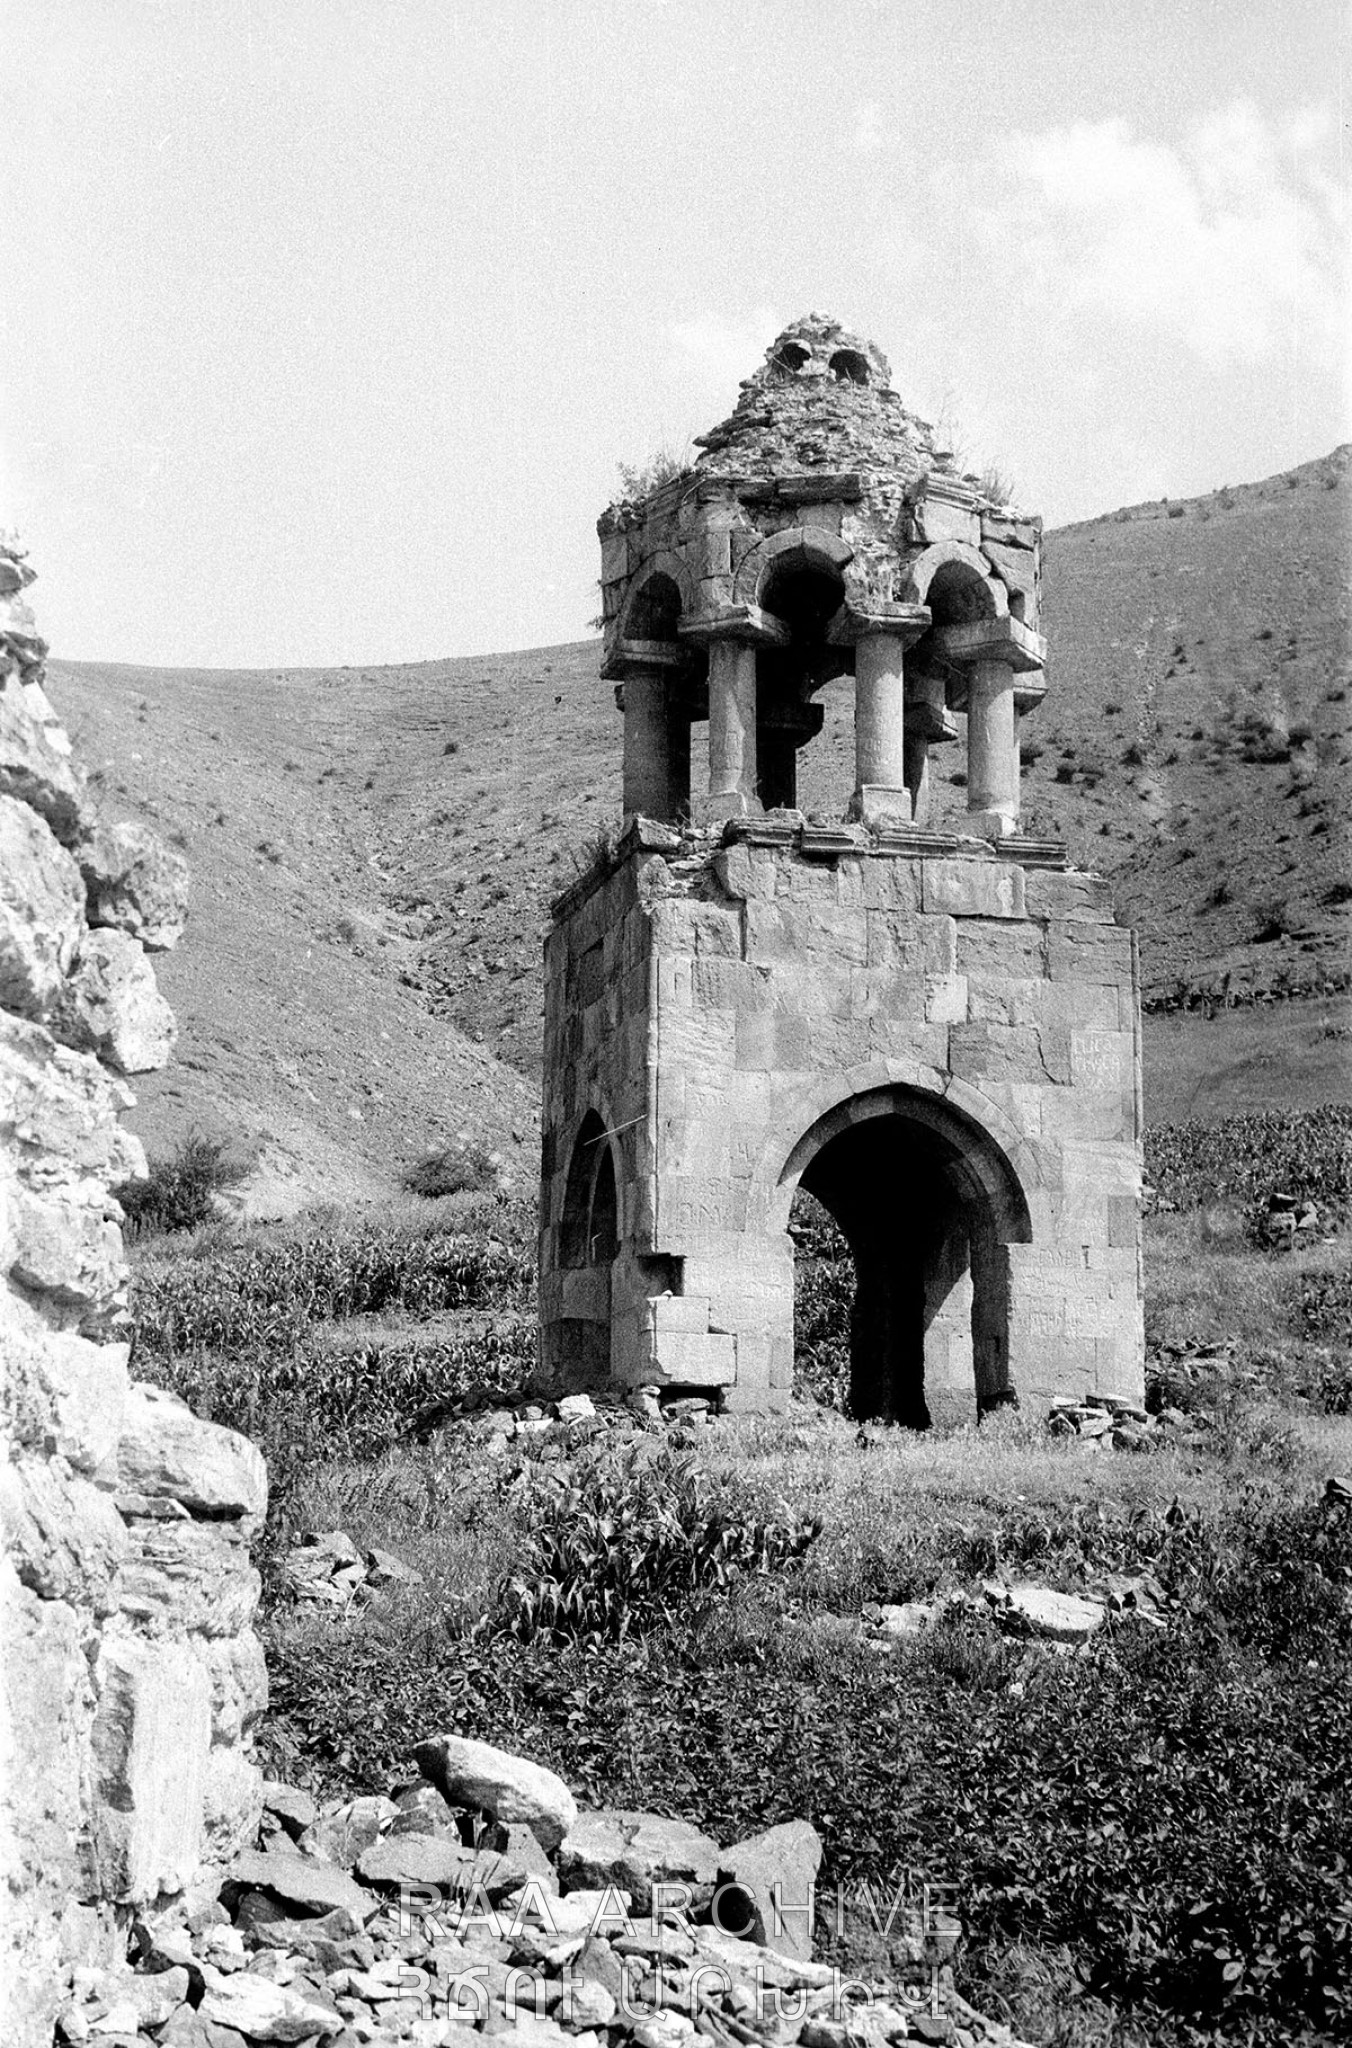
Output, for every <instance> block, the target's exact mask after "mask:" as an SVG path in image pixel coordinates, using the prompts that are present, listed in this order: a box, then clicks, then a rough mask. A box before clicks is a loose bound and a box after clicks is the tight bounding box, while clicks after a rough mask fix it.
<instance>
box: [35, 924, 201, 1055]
mask: <svg viewBox="0 0 1352 2048" xmlns="http://www.w3.org/2000/svg"><path fill="white" fill-rule="evenodd" d="M58 1029H59V1032H60V1035H61V1036H62V1037H63V1038H65V1039H66V1040H67V1041H68V1043H70V1044H72V1045H74V1046H75V1047H76V1048H77V1049H78V1050H80V1051H89V1052H93V1053H96V1054H97V1055H98V1057H99V1058H100V1059H101V1060H104V1061H106V1062H107V1064H108V1065H109V1066H110V1067H112V1068H113V1069H114V1071H115V1072H117V1073H119V1074H147V1073H153V1072H154V1071H155V1070H156V1069H157V1068H159V1067H162V1066H165V1065H166V1064H167V1063H168V1060H169V1056H170V1054H171V1053H172V1052H173V1049H174V1040H175V1038H176V1036H177V1026H176V1025H175V1023H174V1013H173V1011H172V1010H171V1009H170V1008H169V1005H168V1003H166V1002H165V1000H164V997H163V996H162V995H161V994H160V992H159V990H158V988H157V987H156V986H155V974H154V970H153V968H152V967H151V965H150V963H149V961H148V960H147V959H146V957H145V954H144V953H143V952H142V950H141V947H140V946H139V945H138V944H137V942H136V940H135V939H133V938H131V937H130V936H129V935H128V934H127V933H126V932H121V931H91V932H88V933H87V934H86V935H85V938H84V940H83V943H82V944H81V947H80V958H79V962H78V965H77V967H76V970H75V974H74V976H73V978H72V980H71V981H70V983H69V985H68V1000H67V1002H66V1004H65V1007H64V1009H63V1011H62V1013H61V1017H60V1021H59V1025H58Z"/></svg>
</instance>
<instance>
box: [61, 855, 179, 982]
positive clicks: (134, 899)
mask: <svg viewBox="0 0 1352 2048" xmlns="http://www.w3.org/2000/svg"><path fill="white" fill-rule="evenodd" d="M77 854H78V858H79V864H80V873H81V875H82V877H83V879H84V885H85V890H86V892H87V910H86V915H87V917H88V920H89V923H90V924H91V925H107V926H110V927H112V928H114V929H115V930H117V931H123V932H129V933H130V934H131V936H132V937H133V938H134V939H139V940H140V942H141V944H142V945H143V946H144V947H145V948H146V949H147V951H149V952H152V953H159V952H164V951H167V950H168V949H169V948H170V947H171V946H175V945H177V943H178V941H179V939H180V937H181V936H182V933H183V926H184V922H185V920H186V918H187V914H188V864H187V862H186V861H185V860H184V859H182V857H181V856H180V855H179V854H177V853H174V852H173V851H172V850H171V849H170V848H169V847H167V846H166V845H165V844H164V842H163V840H162V839H161V838H160V837H159V835H158V833H155V832H152V831H151V830H150V828H149V826H147V825H137V824H121V825H98V826H96V827H95V829H94V831H93V832H92V833H91V834H90V835H89V837H88V838H87V839H85V840H82V841H81V843H80V845H79V847H78V848H77Z"/></svg>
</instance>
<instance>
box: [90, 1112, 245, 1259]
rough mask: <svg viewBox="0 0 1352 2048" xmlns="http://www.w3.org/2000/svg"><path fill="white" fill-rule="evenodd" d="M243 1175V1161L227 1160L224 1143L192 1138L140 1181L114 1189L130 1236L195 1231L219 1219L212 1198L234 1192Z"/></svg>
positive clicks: (194, 1135) (152, 1164)
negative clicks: (227, 1189)
mask: <svg viewBox="0 0 1352 2048" xmlns="http://www.w3.org/2000/svg"><path fill="white" fill-rule="evenodd" d="M247 1172H248V1167H247V1166H246V1165H244V1164H243V1163H242V1162H241V1161H239V1160H231V1159H230V1158H229V1157H228V1154H227V1147H226V1145H225V1142H224V1141H223V1140H222V1139H219V1138H204V1137H202V1136H201V1135H200V1134H198V1133H192V1134H190V1135H189V1136H188V1137H186V1138H185V1139H184V1140H183V1142H182V1144H181V1145H180V1146H179V1148H178V1150H177V1151H176V1152H173V1153H171V1154H170V1155H169V1157H168V1158H167V1159H155V1160H152V1161H151V1162H150V1172H149V1174H148V1175H147V1176H146V1178H145V1179H144V1180H129V1181H124V1182H123V1183H122V1185H121V1187H119V1188H118V1189H116V1191H115V1192H116V1195H117V1199H118V1201H119V1202H120V1203H121V1205H122V1213H123V1215H124V1216H125V1217H126V1220H127V1233H128V1236H129V1237H131V1238H133V1239H136V1238H142V1237H150V1236H152V1235H153V1234H154V1233H155V1232H157V1231H167V1230H195V1229H196V1228H197V1226H198V1225H199V1224H201V1223H209V1222H210V1221H211V1219H212V1217H213V1216H215V1214H216V1213H217V1212H216V1196H217V1195H218V1194H220V1193H221V1192H222V1190H223V1189H225V1188H230V1187H235V1186H237V1185H238V1183H239V1182H240V1181H241V1180H242V1179H243V1178H244V1176H245V1174H246V1173H247Z"/></svg>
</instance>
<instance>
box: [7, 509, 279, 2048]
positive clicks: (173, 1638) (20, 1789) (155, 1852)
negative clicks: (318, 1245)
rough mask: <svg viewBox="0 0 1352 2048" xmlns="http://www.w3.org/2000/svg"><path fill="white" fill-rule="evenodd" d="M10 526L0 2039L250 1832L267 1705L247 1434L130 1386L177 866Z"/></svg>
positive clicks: (42, 2023)
mask: <svg viewBox="0 0 1352 2048" xmlns="http://www.w3.org/2000/svg"><path fill="white" fill-rule="evenodd" d="M31 580H32V575H31V571H30V570H29V569H28V568H27V567H26V565H25V563H24V561H23V558H22V556H21V555H20V554H19V553H18V551H17V550H16V549H15V548H14V547H13V546H11V545H8V544H5V543H3V542H0V1363H2V1364H3V1380H2V1381H0V1427H2V1428H3V1433H4V1439H5V1452H6V1457H5V1463H4V1467H3V1474H4V1476H3V1521H4V1534H5V1543H4V1556H3V1559H2V1560H0V1647H2V1649H3V1693H2V1694H0V1867H2V1871H3V1890H0V1923H2V1924H0V2039H3V2040H4V2042H5V2043H6V2048H38V2044H39V2043H41V2044H43V2048H45V2044H46V2043H47V2042H49V2041H50V2039H51V2030H52V2018H53V2014H54V2012H55V2009H56V2006H57V2003H58V2000H59V1998H60V1996H61V1993H62V1989H63V1985H64V1983H65V1982H66V1981H68V1979H69V1975H70V1971H71V1969H72V1968H73V1967H74V1966H76V1965H79V1964H84V1963H91V1962H104V1961H108V1960H111V1959H112V1957H113V1955H114V1953H115V1952H116V1949H117V1948H118V1946H119V1945H124V1944H125V1932H126V1927H127V1924H128V1923H129V1921H130V1919H131V1918H132V1916H133V1915H134V1914H135V1913H136V1912H138V1911H140V1912H153V1911H154V1910H155V1909H156V1908H157V1907H164V1906H165V1905H166V1904H169V1903H171V1902H172V1901H173V1900H174V1899H176V1898H179V1897H181V1896H182V1895H183V1894H184V1893H185V1892H186V1891H188V1890H189V1889H190V1888H191V1887H192V1886H193V1885H194V1884H195V1883H196V1882H197V1881H199V1880H201V1879H204V1878H207V1877H208V1876H209V1873H210V1871H211V1870H212V1868H213V1867H215V1866H217V1865H219V1864H222V1863H224V1862H225V1861H226V1859H227V1858H229V1857H230V1856H231V1855H232V1854H233V1853H234V1851H235V1850H236V1848H237V1847H238V1846H240V1845H241V1844H242V1843H243V1842H245V1841H246V1840H247V1839H249V1838H250V1836H251V1834H252V1832H253V1830H254V1828H255V1827H256V1825H257V1820H258V1813H259V1805H260V1798H261V1778H260V1775H259V1773H258V1771H257V1770H256V1769H255V1767H254V1766H253V1764H252V1762H251V1761H250V1759H249V1754H248V1750H249V1737H250V1730H251V1728H252V1725H253V1723H254V1721H255V1719H256V1717H257V1715H258V1713H259V1712H260V1711H261V1708H262V1706H263V1704H264V1701H265V1697H266V1680H265V1674H264V1668H263V1659H262V1651H261V1648H260V1645H259V1643H258V1640H257V1638H256V1636H255V1635H254V1634H253V1632H252V1629H251V1620H252V1616H253V1612H254V1607H255V1604H256V1600H257V1591H258V1582H257V1576H256V1574H255V1572H254V1570H253V1568H252V1566H251V1564H250V1561H249V1550H248V1539H249V1535H250V1533H251V1531H252V1530H253V1529H254V1528H255V1527H256V1526H257V1524H258V1522H259V1519H260V1518H261V1516H262V1514H263V1512H264V1508H265V1504H266V1475H265V1472H264V1468H263V1461H262V1459H261V1457H260V1456H259V1454H258V1452H257V1451H256V1450H255V1449H254V1447H253V1446H252V1445H251V1444H249V1443H248V1442H246V1441H245V1439H244V1438H242V1437H239V1436H236V1435H235V1434H234V1433H233V1432H231V1431H228V1430H224V1429H220V1428H217V1427H216V1426H215V1425H213V1424H210V1423H206V1422H201V1421H199V1420H197V1419H196V1418H195V1417H194V1416H193V1415H192V1414H191V1413H190V1412H189V1410H188V1409H187V1408H186V1407H184V1405H183V1404H182V1403H181V1402H180V1401H178V1400H177V1399H175V1398H174V1397H172V1396H170V1395H167V1394H164V1393H162V1392H159V1391H158V1390H156V1389H154V1388H151V1387H146V1386H140V1385H137V1384H135V1383H133V1382H131V1381H130V1379H129V1375H128V1355H129V1347H128V1343H127V1337H126V1304H127V1268H126V1264H125V1260H124V1257H123V1250H122V1239H121V1232H120V1229H119V1223H120V1219H121V1212H120V1210H119V1209H118V1206H117V1203H116V1201H115V1199H114V1197H113V1195H112V1193H111V1190H112V1189H113V1188H114V1187H116V1186H117V1185H118V1184H120V1183H121V1182H123V1181H125V1180H127V1179H129V1178H133V1177H135V1176H137V1175H139V1174H142V1173H144V1171H145V1162H144V1157H143V1155H142V1152H141V1148H140V1146H139V1144H138V1143H137V1141H136V1140H135V1139H134V1138H132V1137H131V1136H130V1135H129V1134H128V1133H127V1132H126V1131H124V1130H123V1129H122V1128H121V1125H120V1123H119V1116H120V1113H121V1111H122V1110H123V1108H124V1107H126V1106H127V1105H128V1104H129V1103H130V1102H131V1101H132V1097H131V1096H130V1094H129V1092H128V1090H127V1087H126V1083H125V1079H124V1078H123V1077H124V1076H126V1075H129V1074H134V1073H138V1072H142V1071H145V1070H147V1069H149V1068H152V1067H156V1066H160V1065H163V1064H164V1062H165V1061H166V1060H167V1058H168V1057H169V1054H170V1051H171V1048H172V1045H173V1037H174V1025H173V1018H172V1015H171V1014H170V1012H169V1009H168V1006H167V1005H166V1004H165V1002H164V1001H163V999H162V997H161V996H160V995H159V993H158V991H157V989H156V987H155V977H154V972H153V969H152V967H151V965H150V962H149V960H148V959H147V957H146V955H147V952H148V951H153V950H158V949H161V948H165V947H168V946H172V945H173V944H174V942H175V941H176V939H177V937H178V934H179V931H180V930H181V928H182V924H183V916H184V903H185V893H186V869H185V867H184V864H183V862H182V861H181V860H180V859H179V857H178V856H177V855H176V854H174V853H172V852H171V851H169V849H167V848H165V847H163V846H161V845H160V843H159V842H158V841H157V840H156V839H155V837H154V836H153V835H152V834H150V833H148V832H147V831H145V830H144V829H143V828H141V827H139V826H132V825H119V826H114V827H112V828H105V827H102V826H100V825H99V824H98V823H97V822H96V821H95V820H94V819H93V817H92V816H91V814H90V811H89V809H88V805H87V801H86V795H85V790H84V784H83V779H82V777H81V775H80V773H79V771H78V769H77V767H76V765H75V764H74V762H73V760H72V758H71V749H70V743H69V740H68V739H67V737H66V735H65V733H64V731H63V730H62V728H61V726H60V724H59V722H58V720H57V718H56V715H55V713H54V712H53V710H52V708H51V705H50V704H49V703H48V700H47V698H46V696H45V694H44V691H43V687H42V684H43V674H44V671H43V660H44V656H45V653H46V649H45V646H44V644H43V642H42V641H41V640H40V639H39V638H38V637H37V634H36V631H35V627H34V621H33V616H32V613H31V611H30V610H29V607H28V605H27V603H26V601H25V599H24V596H23V591H24V588H25V586H26V585H27V584H28V583H29V582H30V581H31Z"/></svg>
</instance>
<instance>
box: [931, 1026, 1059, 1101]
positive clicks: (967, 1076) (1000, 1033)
mask: <svg viewBox="0 0 1352 2048" xmlns="http://www.w3.org/2000/svg"><path fill="white" fill-rule="evenodd" d="M948 1057H949V1064H950V1066H951V1068H952V1071H953V1073H954V1074H955V1075H956V1076H957V1077H958V1079H959V1080H963V1081H972V1082H975V1083H976V1084H977V1086H978V1087H979V1086H980V1085H981V1084H982V1083H983V1082H988V1081H1021V1080H1022V1081H1028V1080H1037V1081H1040V1080H1042V1079H1043V1078H1044V1069H1043V1065H1042V1051H1041V1046H1040V1044H1039V1039H1038V1033H1037V1032H1036V1031H1033V1030H1031V1029H1029V1028H1027V1027H1025V1026H1020V1025H1006V1024H955V1025H954V1026H953V1028H952V1029H951V1030H950V1032H949V1034H948Z"/></svg>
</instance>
